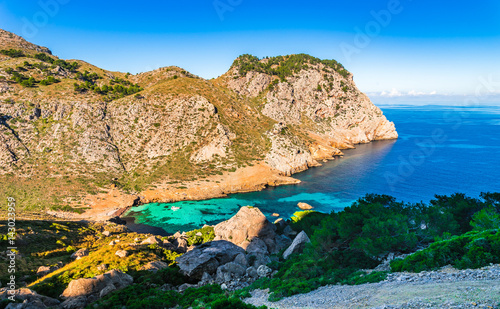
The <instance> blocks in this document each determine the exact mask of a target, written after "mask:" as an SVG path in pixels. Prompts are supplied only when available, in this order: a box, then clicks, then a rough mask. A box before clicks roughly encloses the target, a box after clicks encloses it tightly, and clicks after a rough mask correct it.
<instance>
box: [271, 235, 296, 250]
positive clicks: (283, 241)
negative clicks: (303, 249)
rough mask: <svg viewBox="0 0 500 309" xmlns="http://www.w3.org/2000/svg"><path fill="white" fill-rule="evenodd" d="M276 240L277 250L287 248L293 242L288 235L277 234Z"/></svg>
mask: <svg viewBox="0 0 500 309" xmlns="http://www.w3.org/2000/svg"><path fill="white" fill-rule="evenodd" d="M275 241H276V250H277V251H278V252H279V251H281V250H283V249H285V248H287V247H288V246H290V244H291V243H292V240H291V239H290V238H289V237H288V236H286V235H278V236H276V238H275Z"/></svg>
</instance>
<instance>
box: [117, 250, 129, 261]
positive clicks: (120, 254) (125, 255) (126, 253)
mask: <svg viewBox="0 0 500 309" xmlns="http://www.w3.org/2000/svg"><path fill="white" fill-rule="evenodd" d="M115 254H116V255H118V256H119V257H121V258H122V259H123V258H125V257H127V255H128V251H127V250H118V251H116V252H115Z"/></svg>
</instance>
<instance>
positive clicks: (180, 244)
mask: <svg viewBox="0 0 500 309" xmlns="http://www.w3.org/2000/svg"><path fill="white" fill-rule="evenodd" d="M187 249H188V243H187V240H186V239H185V238H182V237H180V238H178V239H177V248H176V249H175V250H176V251H177V252H179V253H186V252H187Z"/></svg>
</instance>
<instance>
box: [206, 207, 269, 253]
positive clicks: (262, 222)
mask: <svg viewBox="0 0 500 309" xmlns="http://www.w3.org/2000/svg"><path fill="white" fill-rule="evenodd" d="M275 230H276V226H275V225H274V224H272V223H271V222H269V221H268V220H267V218H266V216H264V214H263V213H262V212H261V211H260V210H259V209H258V208H255V207H251V206H245V207H241V208H240V210H239V211H238V213H237V214H236V215H234V217H232V218H231V219H229V220H227V221H224V222H221V223H219V224H217V225H216V226H215V228H214V233H215V240H227V241H230V242H232V243H233V244H236V245H238V246H239V245H242V244H243V243H245V242H246V243H247V244H248V242H249V241H252V239H253V238H255V237H258V238H260V239H265V238H274V236H275Z"/></svg>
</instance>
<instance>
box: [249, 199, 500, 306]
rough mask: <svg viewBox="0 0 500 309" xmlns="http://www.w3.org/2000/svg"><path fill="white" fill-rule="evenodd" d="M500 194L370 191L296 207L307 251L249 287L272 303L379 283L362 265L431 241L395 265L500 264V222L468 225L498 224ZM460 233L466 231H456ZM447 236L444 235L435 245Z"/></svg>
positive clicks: (294, 224) (375, 274)
mask: <svg viewBox="0 0 500 309" xmlns="http://www.w3.org/2000/svg"><path fill="white" fill-rule="evenodd" d="M499 197H500V196H499V195H498V194H496V193H483V194H481V199H474V198H469V197H467V196H465V195H464V194H453V195H451V196H436V199H434V200H432V201H431V202H430V204H429V205H425V204H422V203H417V204H405V203H402V202H397V201H396V200H395V199H394V198H393V197H390V196H386V195H373V194H369V195H367V196H365V197H364V198H361V199H359V200H358V201H357V202H355V203H354V204H353V205H352V206H350V207H347V208H345V209H344V210H342V211H340V212H338V213H331V214H329V215H326V214H319V213H316V212H314V211H301V212H297V213H295V214H294V216H293V217H292V223H291V226H292V228H293V229H295V230H297V231H298V230H305V231H308V235H310V238H311V243H310V244H309V245H308V246H307V247H306V248H305V249H304V253H303V254H297V255H292V256H291V257H290V258H289V259H288V260H280V261H279V262H277V263H273V264H271V266H272V267H273V268H274V269H276V270H278V273H277V274H276V275H275V276H274V277H273V278H272V279H259V280H258V281H256V282H255V283H254V284H252V285H251V286H250V287H249V288H247V289H246V291H248V290H251V289H255V288H269V289H270V291H271V292H272V293H271V296H270V300H273V301H274V300H278V299H280V298H282V297H287V296H291V295H294V294H297V293H307V292H309V291H311V290H314V289H316V288H318V287H320V286H322V285H326V284H336V283H341V284H360V283H366V282H377V281H380V280H383V279H384V278H385V277H386V274H387V273H386V272H371V273H368V272H365V271H362V269H371V268H373V267H375V266H377V265H378V264H379V263H380V261H381V259H383V258H384V257H385V256H387V255H388V254H389V253H391V252H396V253H397V252H399V253H411V252H414V251H416V250H417V249H418V248H420V247H425V246H428V245H429V244H431V243H432V244H431V245H430V247H429V248H428V249H425V250H422V251H418V252H417V253H415V254H413V255H410V256H408V257H407V258H406V259H405V260H396V261H395V262H393V264H392V267H393V270H394V271H402V270H406V271H421V270H428V269H434V268H438V267H441V266H444V265H447V264H450V263H451V264H452V265H455V266H456V267H458V268H469V267H470V268H477V267H482V266H485V265H488V264H489V263H498V262H499V261H500V260H499V259H500V232H499V231H498V228H499V226H498V225H496V230H486V231H474V232H471V230H472V228H473V227H474V228H475V229H476V228H478V227H479V226H480V227H481V228H484V227H486V228H489V227H491V226H492V225H494V224H496V222H497V221H496V219H492V220H490V221H488V220H486V219H485V217H488V218H498V216H499V212H498V206H499V204H500V203H499V202H500V199H499ZM467 220H468V221H467ZM471 220H472V221H471ZM462 233H466V234H464V235H462V236H459V235H460V234H462ZM452 235H456V236H452ZM450 237H451V238H450ZM443 238H446V240H443V241H438V242H435V243H433V242H434V241H435V240H441V239H443Z"/></svg>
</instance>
